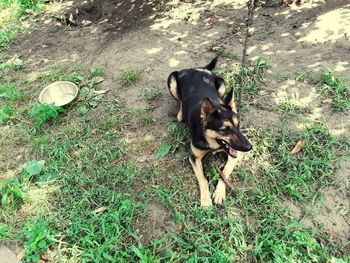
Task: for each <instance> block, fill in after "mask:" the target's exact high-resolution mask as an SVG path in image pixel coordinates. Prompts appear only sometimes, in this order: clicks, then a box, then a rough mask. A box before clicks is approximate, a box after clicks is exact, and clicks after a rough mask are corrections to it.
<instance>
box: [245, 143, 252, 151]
mask: <svg viewBox="0 0 350 263" xmlns="http://www.w3.org/2000/svg"><path fill="white" fill-rule="evenodd" d="M246 149H247V152H249V151H250V150H251V149H253V145H252V144H251V143H249V144H248V145H247V148H246Z"/></svg>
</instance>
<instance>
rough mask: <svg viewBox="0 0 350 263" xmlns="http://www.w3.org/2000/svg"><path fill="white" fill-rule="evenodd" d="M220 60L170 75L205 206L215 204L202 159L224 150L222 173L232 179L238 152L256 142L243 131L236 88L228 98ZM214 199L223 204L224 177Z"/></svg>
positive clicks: (169, 83) (170, 86) (217, 187)
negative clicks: (219, 69) (218, 69)
mask: <svg viewBox="0 0 350 263" xmlns="http://www.w3.org/2000/svg"><path fill="white" fill-rule="evenodd" d="M217 61H218V56H217V57H215V58H214V59H213V60H212V61H211V62H210V63H209V64H208V65H207V66H205V67H203V68H190V69H183V70H180V71H174V72H172V73H170V75H169V77H168V89H169V92H170V94H171V95H172V96H173V97H174V98H175V99H176V100H178V101H179V102H180V110H179V112H178V114H177V120H178V121H180V122H181V121H183V122H185V124H186V125H187V127H188V130H189V132H190V134H191V155H190V157H189V160H190V163H191V165H192V168H193V170H194V173H195V175H196V178H197V180H198V184H199V189H200V201H201V206H202V207H209V206H211V205H212V198H211V195H210V192H209V186H208V181H207V179H206V178H205V176H204V171H203V164H202V159H203V158H204V157H205V156H206V155H207V154H208V153H210V152H214V153H215V152H219V151H224V152H225V153H226V154H227V162H226V164H225V166H224V169H223V171H222V176H224V177H225V178H226V179H228V178H229V176H230V174H231V173H232V171H233V169H234V167H235V166H236V164H237V159H236V158H237V155H238V152H239V151H241V152H248V151H250V150H251V149H252V144H251V143H250V142H249V141H248V139H247V138H246V137H245V136H244V135H243V134H242V133H241V132H240V121H239V119H238V116H237V110H236V106H235V100H234V93H233V90H231V91H230V92H229V93H228V94H227V96H226V98H225V99H224V98H223V96H224V94H225V91H226V85H225V82H224V80H223V79H222V78H221V77H219V76H217V75H215V74H214V73H213V72H212V71H213V69H214V68H215V67H216V64H217ZM213 199H214V203H215V204H222V203H223V201H224V200H225V199H226V185H225V182H224V181H223V180H222V179H220V180H219V182H218V184H217V186H216V190H215V192H214V194H213Z"/></svg>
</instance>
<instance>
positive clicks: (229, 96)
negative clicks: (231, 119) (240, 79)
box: [225, 89, 237, 112]
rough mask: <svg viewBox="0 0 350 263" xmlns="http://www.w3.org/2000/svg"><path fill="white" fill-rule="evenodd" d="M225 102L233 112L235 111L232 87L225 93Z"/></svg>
mask: <svg viewBox="0 0 350 263" xmlns="http://www.w3.org/2000/svg"><path fill="white" fill-rule="evenodd" d="M225 104H226V105H228V106H230V107H231V109H232V110H233V111H234V112H237V108H236V102H235V95H234V92H233V89H231V90H230V91H229V93H228V94H227V96H226V98H225Z"/></svg>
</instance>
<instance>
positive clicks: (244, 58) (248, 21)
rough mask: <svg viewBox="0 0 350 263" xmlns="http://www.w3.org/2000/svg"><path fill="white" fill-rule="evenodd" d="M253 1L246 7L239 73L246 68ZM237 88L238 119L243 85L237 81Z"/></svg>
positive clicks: (249, 1) (248, 2) (250, 0)
mask: <svg viewBox="0 0 350 263" xmlns="http://www.w3.org/2000/svg"><path fill="white" fill-rule="evenodd" d="M254 1H255V0H248V1H247V6H248V16H247V18H246V20H245V27H246V28H245V29H246V32H245V38H244V43H243V52H242V62H241V73H243V71H244V70H245V69H246V68H247V56H248V54H247V48H248V38H249V27H250V25H251V24H252V23H253V13H254V8H255V5H254ZM239 82H240V83H239V87H238V97H237V115H238V118H239V119H240V118H241V102H242V92H243V87H242V86H243V83H242V80H241V79H240V80H239Z"/></svg>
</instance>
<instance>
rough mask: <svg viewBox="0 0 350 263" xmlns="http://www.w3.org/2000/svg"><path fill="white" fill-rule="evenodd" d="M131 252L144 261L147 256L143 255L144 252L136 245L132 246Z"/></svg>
mask: <svg viewBox="0 0 350 263" xmlns="http://www.w3.org/2000/svg"><path fill="white" fill-rule="evenodd" d="M131 250H132V251H134V253H135V254H136V255H137V256H138V257H139V258H140V259H141V260H142V261H143V260H144V258H145V256H144V255H143V254H142V252H141V251H140V250H139V249H138V248H137V247H135V246H134V245H132V246H131Z"/></svg>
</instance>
